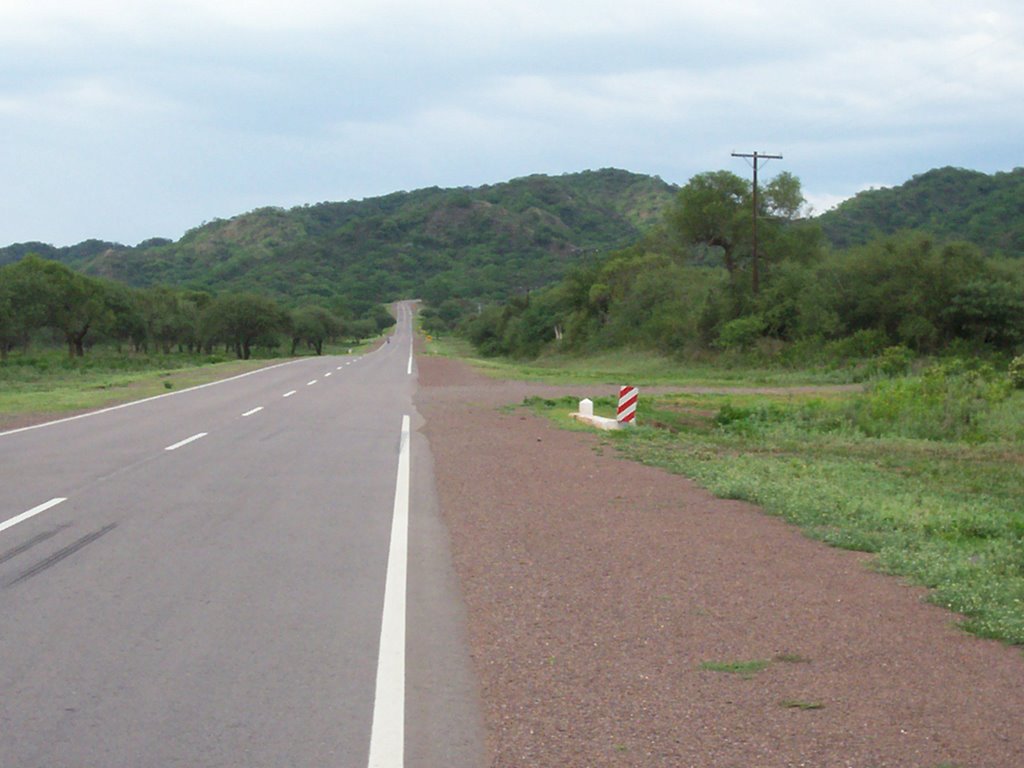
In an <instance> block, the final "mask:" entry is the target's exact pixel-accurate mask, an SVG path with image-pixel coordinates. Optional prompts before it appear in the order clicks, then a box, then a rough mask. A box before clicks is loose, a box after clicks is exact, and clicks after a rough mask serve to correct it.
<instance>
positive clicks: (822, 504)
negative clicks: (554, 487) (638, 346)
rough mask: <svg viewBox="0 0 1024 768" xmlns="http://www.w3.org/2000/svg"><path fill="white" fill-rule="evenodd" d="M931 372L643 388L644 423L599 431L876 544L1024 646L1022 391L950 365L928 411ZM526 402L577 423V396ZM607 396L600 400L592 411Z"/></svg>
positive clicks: (915, 579) (714, 485)
mask: <svg viewBox="0 0 1024 768" xmlns="http://www.w3.org/2000/svg"><path fill="white" fill-rule="evenodd" d="M929 375H930V376H931V377H932V379H934V378H935V376H936V374H928V375H926V376H923V377H906V379H903V378H901V379H898V380H895V381H894V382H892V383H890V382H888V381H878V382H875V383H874V384H872V385H871V386H870V387H869V388H868V390H867V391H866V392H863V393H862V392H835V391H829V392H828V393H825V394H819V393H814V392H806V391H800V392H790V393H788V394H778V393H776V394H764V395H758V394H753V393H743V394H739V395H737V394H729V393H706V394H702V393H696V394H694V393H686V394H669V395H649V396H646V397H645V396H644V395H643V394H641V399H640V407H639V410H638V415H637V418H638V424H639V426H638V427H636V428H634V429H630V430H622V431H618V432H612V433H609V434H608V436H607V438H606V444H608V445H612V446H614V447H615V448H616V449H617V450H618V451H620V452H621V454H622V455H624V456H626V457H628V458H631V459H634V460H636V461H640V462H642V463H645V464H650V465H654V466H659V467H663V468H665V469H668V470H669V471H672V472H676V473H679V474H683V475H686V476H687V477H690V478H692V479H694V480H696V481H697V482H698V483H700V484H701V485H703V486H704V487H705V488H707V489H708V490H710V491H711V492H712V493H714V494H715V495H717V496H719V497H722V498H730V499H740V500H744V501H749V502H752V503H754V504H757V505H759V506H760V507H762V508H763V509H764V510H765V511H766V512H768V513H769V514H773V515H778V516H780V517H782V518H784V519H786V520H787V521H789V522H792V523H794V524H796V525H798V526H800V527H801V529H802V530H803V531H804V532H805V533H806V534H807V535H808V536H810V537H813V538H815V539H819V540H821V541H823V542H825V543H827V544H829V545H832V546H836V547H841V548H845V549H851V550H858V551H863V552H869V553H873V554H874V555H875V559H874V561H873V562H874V565H875V567H877V568H878V569H879V570H881V571H883V572H886V573H890V574H894V575H897V576H900V577H903V578H905V579H907V580H908V581H909V582H911V583H914V584H918V585H923V586H926V587H928V588H930V590H931V592H930V599H931V600H932V601H934V602H935V603H937V604H939V605H942V606H944V607H946V608H949V609H950V610H952V611H955V612H958V613H960V614H963V616H964V617H965V619H964V621H963V622H962V626H963V628H964V629H966V630H968V631H970V632H972V633H974V634H977V635H979V636H982V637H989V638H996V639H1000V640H1003V641H1005V642H1009V643H1014V644H1019V645H1024V504H1022V503H1021V499H1022V498H1024V429H1022V426H1021V425H1024V391H1020V390H1017V391H1009V390H1007V389H1000V390H999V391H998V392H996V393H995V394H993V395H992V396H991V398H990V399H988V400H986V399H985V398H986V397H988V395H985V392H987V391H988V390H987V389H984V388H985V387H989V386H990V383H985V381H982V382H981V383H979V384H978V385H977V386H974V387H973V389H970V388H969V389H968V390H965V389H964V388H965V387H966V386H967V385H966V384H965V383H964V382H963V381H962V380H961V378H960V377H961V374H960V373H956V372H954V373H952V374H950V375H949V376H948V377H947V379H948V381H947V385H946V386H945V389H943V390H942V392H945V393H946V394H945V395H943V397H945V399H943V397H939V396H936V397H933V398H932V399H933V401H934V402H933V403H932V406H930V410H929V409H928V408H925V407H924V406H923V405H922V403H923V402H924V401H926V400H927V397H926V395H928V391H929V390H928V387H932V388H933V389H934V387H935V385H934V381H932V382H931V383H929V381H928V376H929ZM914 378H920V379H921V382H918V384H919V385H920V386H918V384H915V383H914V382H913V381H908V380H910V379H914ZM986 381H988V380H987V379H986ZM744 383H745V384H749V383H750V382H744ZM976 383H977V382H976ZM972 386H973V385H972ZM964 392H966V394H964ZM922 393H923V394H922ZM949 393H952V394H949ZM979 393H980V394H979ZM900 398H902V400H901V399H900ZM880 403H881V405H880ZM527 405H528V406H529V407H532V408H533V409H535V410H537V411H538V412H540V413H544V414H547V415H549V416H551V417H552V418H554V419H555V420H556V421H558V422H559V423H560V424H563V425H565V426H567V427H569V426H570V425H571V428H576V429H581V428H582V429H586V427H582V426H580V425H577V424H576V422H572V421H571V420H570V419H569V418H568V416H567V414H568V412H570V411H573V410H575V409H576V405H577V402H576V399H575V398H564V399H562V400H541V399H533V400H531V401H530V402H528V403H527ZM881 406H885V407H884V408H883V407H881ZM614 407H615V403H614V400H613V399H612V398H601V399H599V400H597V401H595V413H599V414H603V415H613V414H614ZM886 409H888V411H890V412H887V411H886ZM880 413H882V414H883V415H882V416H879V414H880ZM865 415H866V416H867V417H868V418H866V417H865ZM943 425H944V426H943ZM920 434H926V435H931V437H930V438H929V439H925V438H923V437H917V436H914V435H920ZM943 438H944V439H943Z"/></svg>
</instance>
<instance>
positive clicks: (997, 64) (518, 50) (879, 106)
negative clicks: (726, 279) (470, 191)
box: [0, 0, 1024, 242]
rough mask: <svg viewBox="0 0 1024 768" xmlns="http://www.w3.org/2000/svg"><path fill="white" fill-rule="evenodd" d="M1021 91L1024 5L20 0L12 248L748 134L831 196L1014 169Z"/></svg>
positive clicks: (13, 38)
mask: <svg viewBox="0 0 1024 768" xmlns="http://www.w3.org/2000/svg"><path fill="white" fill-rule="evenodd" d="M1022 97H1024V11H1022V9H1021V8H1020V7H1019V4H1018V3H1017V2H1016V0H982V2H979V3H970V4H964V3H962V2H956V3H954V2H950V1H949V0H938V1H937V2H925V1H924V0H905V1H904V2H900V3H893V2H891V0H886V1H885V2H882V1H881V0H863V1H862V2H858V3H856V4H853V3H831V4H824V3H820V2H810V0H793V2H789V3H786V4H783V5H776V6H772V5H770V4H766V3H763V2H753V0H720V2H717V3H707V2H704V1H703V0H702V1H701V2H697V1H696V0H673V1H669V0H638V1H637V2H634V3H629V4H626V3H621V2H610V1H605V2H593V0H589V1H585V0H565V1H563V2H558V3H551V2H550V1H549V0H547V1H542V0H520V2H511V1H510V0H497V1H496V2H490V3H481V2H479V1H478V0H477V1H474V2H470V1H469V0H437V2H431V3H426V2H413V0H348V1H347V2H344V3H341V2H337V0H329V1H328V0H292V2H288V3H285V2H282V1H273V0H257V1H255V2H253V0H222V2H219V3H209V2H207V0H160V1H159V2H157V1H156V0H151V1H149V2H146V1H143V0H90V2H89V3H82V2H80V0H64V1H61V0H6V2H4V3H3V4H0V115H2V116H3V118H4V123H5V128H4V130H5V139H6V141H5V143H4V146H2V147H0V172H2V173H3V174H4V176H5V178H15V179H18V185H17V187H15V188H10V187H9V188H8V190H7V191H6V192H4V193H2V194H3V195H4V197H3V200H0V203H2V205H0V242H3V241H4V240H6V241H7V242H10V241H11V240H12V239H19V238H21V239H46V238H53V239H59V240H64V241H67V240H69V239H74V238H76V237H79V234H76V233H83V232H85V231H89V232H90V233H94V234H100V235H101V236H106V237H113V238H124V239H131V238H132V237H138V238H139V239H141V238H142V237H145V236H148V235H149V234H165V235H173V234H174V233H175V232H177V233H180V232H182V231H184V229H186V228H188V227H190V226H193V225H194V224H195V223H197V220H202V219H204V218H211V217H213V216H226V215H231V214H232V213H237V212H240V210H232V208H231V206H236V205H247V204H249V202H250V201H253V202H254V204H261V205H262V204H274V203H277V204H282V203H290V202H296V203H298V202H305V201H307V200H317V199H330V198H331V197H336V196H348V197H361V196H366V195H372V194H380V193H384V192H388V191H391V190H393V189H411V188H414V187H416V186H429V185H432V184H439V185H452V184H466V183H473V184H476V183H487V182H497V181H501V180H503V179H505V178H508V177H509V176H512V175H524V174H527V173H532V172H553V173H559V172H564V171H574V170H581V169H583V168H587V167H603V166H609V165H617V166H620V167H627V168H629V169H631V170H637V171H643V172H649V173H657V174H659V175H661V176H662V177H663V178H666V179H667V180H669V181H676V182H680V183H682V182H685V181H686V180H687V179H688V178H689V177H690V176H691V175H693V174H694V173H698V172H701V171H704V170H709V169H713V168H721V167H727V168H728V167H732V165H731V163H732V162H733V161H732V159H731V158H730V157H729V153H730V151H732V150H740V151H749V150H753V149H758V150H762V151H773V152H781V153H782V154H784V155H785V158H786V159H785V161H784V163H780V164H779V166H780V169H781V168H783V167H784V168H785V169H786V170H790V171H792V172H794V173H796V174H797V175H798V176H800V177H801V179H802V180H803V182H804V186H805V188H807V189H809V190H810V189H814V190H816V193H817V194H818V196H819V197H820V199H822V200H828V199H831V198H830V196H831V197H837V196H846V195H849V194H852V193H853V192H855V191H856V190H857V189H858V188H859V186H860V185H862V184H864V182H865V181H866V180H871V181H876V182H877V181H879V180H881V181H882V182H885V183H889V184H894V183H900V182H901V181H903V180H905V179H906V178H907V177H908V176H909V175H911V174H912V173H919V172H923V171H925V170H927V169H928V168H930V167H935V166H937V165H945V164H963V165H966V166H968V167H978V168H980V169H982V170H996V169H1000V168H1002V169H1008V168H1009V167H1010V166H1012V165H1013V164H1015V163H1019V136H1020V134H1021V131H1022V129H1024V98H1022ZM52 179H60V183H59V184H57V183H55V182H53V181H52ZM48 180H50V181H48ZM168 180H172V181H173V182H174V183H168ZM182 187H185V188H187V192H184V191H181V188H182ZM12 189H16V190H17V191H12ZM101 203H105V205H104V204H101ZM48 208H49V209H52V210H54V211H56V210H59V211H60V215H48V213H47V211H48ZM108 209H109V210H108ZM85 211H88V216H89V218H88V219H85V218H84V216H85V213H84V212H85ZM133 211H134V212H135V213H132V212H133ZM48 233H53V234H48ZM62 233H65V234H62ZM122 233H124V234H122Z"/></svg>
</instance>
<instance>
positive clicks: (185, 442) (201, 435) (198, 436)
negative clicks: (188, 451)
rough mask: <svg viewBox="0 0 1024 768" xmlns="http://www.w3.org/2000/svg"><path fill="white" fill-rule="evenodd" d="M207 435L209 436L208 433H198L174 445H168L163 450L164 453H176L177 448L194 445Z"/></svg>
mask: <svg viewBox="0 0 1024 768" xmlns="http://www.w3.org/2000/svg"><path fill="white" fill-rule="evenodd" d="M208 434H210V433H209V432H200V433H199V434H196V435H192V437H186V438H185V439H184V440H181V441H179V442H177V443H175V444H174V445H168V446H167V447H166V448H164V450H165V451H176V450H177V449H178V448H181V446H183V445H188V444H189V443H194V442H195V441H196V440H199V439H201V438H204V437H206V436H207V435H208Z"/></svg>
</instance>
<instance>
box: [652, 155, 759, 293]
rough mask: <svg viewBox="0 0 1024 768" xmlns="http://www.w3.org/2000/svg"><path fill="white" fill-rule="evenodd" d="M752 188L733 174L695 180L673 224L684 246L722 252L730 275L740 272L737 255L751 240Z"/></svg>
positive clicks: (714, 173) (684, 192)
mask: <svg viewBox="0 0 1024 768" xmlns="http://www.w3.org/2000/svg"><path fill="white" fill-rule="evenodd" d="M749 200H750V185H749V184H748V183H747V182H746V181H744V180H743V179H741V178H740V177H739V176H737V175H736V174H735V173H732V172H730V171H710V172H707V173H701V174H698V175H696V176H694V177H693V178H692V179H690V181H689V182H687V184H686V186H684V187H683V188H682V189H681V190H679V195H678V196H677V198H676V206H675V208H674V209H673V210H672V212H671V213H670V214H669V221H670V223H671V225H672V226H673V227H675V229H676V230H677V231H678V233H679V235H680V237H681V239H682V240H683V242H685V243H687V244H689V245H706V246H713V247H717V248H721V250H722V257H723V261H724V263H725V268H726V269H727V270H728V271H729V274H730V275H733V274H735V272H736V269H737V262H736V251H737V248H738V247H739V246H740V245H741V244H743V243H744V242H745V240H746V238H747V236H748V232H749V229H750V227H749V224H748V219H747V211H749V210H750V204H749V202H748V201H749Z"/></svg>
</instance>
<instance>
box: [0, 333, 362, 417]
mask: <svg viewBox="0 0 1024 768" xmlns="http://www.w3.org/2000/svg"><path fill="white" fill-rule="evenodd" d="M375 341H376V340H370V341H367V342H364V343H362V344H358V345H357V344H333V345H325V348H324V353H325V354H337V355H345V354H348V351H349V349H351V350H352V353H353V354H355V353H356V352H363V351H365V350H366V349H367V348H369V347H371V346H372V345H373V344H374V343H375ZM287 359H290V358H288V357H270V356H260V357H254V358H253V359H250V360H238V359H237V358H235V357H234V356H229V355H224V354H213V355H201V354H189V353H179V352H173V353H171V354H160V353H155V354H142V353H132V352H118V351H117V350H115V349H113V348H109V349H107V348H102V347H97V348H94V349H92V350H90V351H89V352H88V353H87V354H86V356H85V357H83V358H78V359H72V358H69V357H68V355H67V353H66V352H65V351H64V350H62V349H54V348H38V349H33V350H32V351H31V352H30V353H29V354H27V355H26V354H23V353H20V352H12V353H11V354H10V356H9V358H8V359H7V360H6V361H4V362H2V363H0V430H2V429H4V428H5V427H8V426H10V425H12V424H15V423H21V422H23V421H24V419H25V418H26V417H39V418H43V417H46V418H49V417H52V418H60V417H61V416H62V415H68V414H71V413H76V412H80V411H86V410H91V409H95V408H105V407H108V406H111V405H118V404H120V403H124V402H129V401H131V400H141V399H143V398H146V397H152V396H154V395H159V394H164V393H166V392H169V391H174V390H180V389H188V388H189V387H194V386H198V385H200V384H207V383H209V382H211V381H217V380H218V379H225V378H228V377H230V376H236V375H238V374H240V373H245V372H247V371H252V370H255V369H257V368H265V367H266V366H268V365H274V364H275V363H278V362H284V361H285V360H287Z"/></svg>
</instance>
